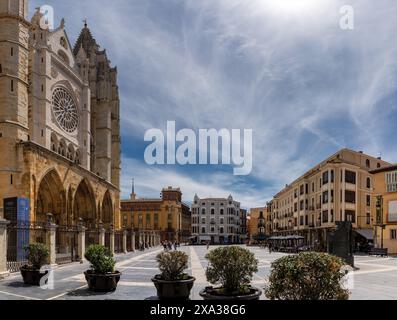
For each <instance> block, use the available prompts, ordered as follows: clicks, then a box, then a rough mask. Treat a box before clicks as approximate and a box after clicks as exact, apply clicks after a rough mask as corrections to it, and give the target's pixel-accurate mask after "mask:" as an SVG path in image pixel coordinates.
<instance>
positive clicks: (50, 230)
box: [46, 222, 57, 265]
mask: <svg viewBox="0 0 397 320" xmlns="http://www.w3.org/2000/svg"><path fill="white" fill-rule="evenodd" d="M56 230H57V225H56V224H54V223H52V222H47V225H46V244H47V247H48V249H49V250H50V257H49V263H50V265H56V254H57V253H56Z"/></svg>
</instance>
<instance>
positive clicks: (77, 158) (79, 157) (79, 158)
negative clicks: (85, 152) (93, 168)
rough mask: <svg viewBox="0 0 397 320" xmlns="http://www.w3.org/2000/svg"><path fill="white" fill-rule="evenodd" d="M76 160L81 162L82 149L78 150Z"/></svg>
mask: <svg viewBox="0 0 397 320" xmlns="http://www.w3.org/2000/svg"><path fill="white" fill-rule="evenodd" d="M74 162H75V163H77V164H81V152H80V150H77V151H76V154H75V158H74Z"/></svg>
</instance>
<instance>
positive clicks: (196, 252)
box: [0, 246, 397, 300]
mask: <svg viewBox="0 0 397 320" xmlns="http://www.w3.org/2000/svg"><path fill="white" fill-rule="evenodd" d="M213 248H215V246H213V247H211V248H210V250H211V249H213ZM249 249H250V250H251V251H252V252H254V253H255V255H256V257H257V259H258V260H259V271H258V272H257V274H255V276H254V279H253V285H254V286H256V287H258V288H262V289H263V288H264V287H265V286H266V283H267V277H268V275H269V272H270V264H271V263H272V261H274V260H276V259H277V258H280V257H282V256H284V255H285V254H283V253H271V254H269V252H268V251H267V250H265V249H261V248H257V247H251V248H249ZM180 250H182V251H184V252H186V253H187V254H189V257H190V259H189V269H188V272H189V273H190V274H193V275H194V276H195V277H196V282H195V285H194V287H193V290H192V295H191V299H193V300H199V299H201V298H200V295H199V292H200V290H201V289H203V288H204V287H205V286H207V285H209V284H208V283H207V281H206V278H205V268H206V266H207V261H206V259H205V254H206V253H207V248H206V246H193V247H189V246H182V247H181V248H180ZM160 252H162V248H160V247H157V248H152V249H150V250H146V251H145V252H135V253H128V254H125V255H118V256H116V260H117V264H116V268H117V270H119V271H121V272H122V277H121V279H120V282H119V285H118V288H117V290H116V291H115V292H113V293H106V294H96V293H91V292H89V291H88V290H87V286H86V281H85V278H84V275H83V272H84V271H85V270H86V269H88V267H89V265H88V263H84V264H78V263H75V264H70V265H66V266H60V267H58V268H56V269H55V272H54V288H52V289H47V290H44V289H41V288H37V287H28V286H24V284H23V283H22V279H21V276H20V275H19V274H18V273H17V274H13V275H11V276H10V277H8V278H6V279H5V280H2V281H0V300H11V299H12V300H24V299H27V300H82V299H87V300H144V299H148V300H155V299H156V290H155V288H154V285H153V283H152V282H151V280H150V279H151V278H152V277H153V276H154V275H155V274H157V273H158V272H159V270H158V268H157V264H156V261H155V257H156V255H157V254H158V253H160ZM355 262H356V267H358V268H359V270H357V271H354V272H353V273H351V275H350V277H349V282H348V283H349V288H350V289H351V292H352V294H351V299H353V300H362V299H369V300H378V299H386V300H397V259H396V258H390V257H389V258H378V257H368V256H356V257H355ZM261 299H265V297H264V295H262V297H261Z"/></svg>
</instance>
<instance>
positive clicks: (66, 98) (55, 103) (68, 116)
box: [52, 88, 79, 133]
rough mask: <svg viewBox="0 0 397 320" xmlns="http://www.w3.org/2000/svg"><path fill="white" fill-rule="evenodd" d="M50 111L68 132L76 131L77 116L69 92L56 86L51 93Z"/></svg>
mask: <svg viewBox="0 0 397 320" xmlns="http://www.w3.org/2000/svg"><path fill="white" fill-rule="evenodd" d="M52 111H53V113H54V116H55V119H56V121H57V123H58V125H59V126H60V127H61V128H62V129H63V130H65V131H66V132H68V133H72V132H74V131H76V129H77V126H78V123H79V116H78V113H77V107H76V103H75V101H74V100H73V98H72V96H71V95H70V93H69V92H67V91H66V90H65V89H63V88H57V89H55V90H54V92H53V94H52Z"/></svg>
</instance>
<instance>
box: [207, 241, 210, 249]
mask: <svg viewBox="0 0 397 320" xmlns="http://www.w3.org/2000/svg"><path fill="white" fill-rule="evenodd" d="M209 248H210V243H209V242H207V250H208V249H209Z"/></svg>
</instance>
